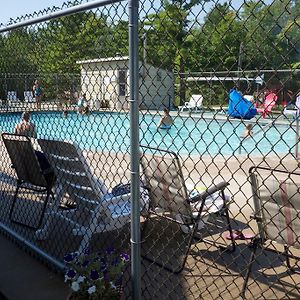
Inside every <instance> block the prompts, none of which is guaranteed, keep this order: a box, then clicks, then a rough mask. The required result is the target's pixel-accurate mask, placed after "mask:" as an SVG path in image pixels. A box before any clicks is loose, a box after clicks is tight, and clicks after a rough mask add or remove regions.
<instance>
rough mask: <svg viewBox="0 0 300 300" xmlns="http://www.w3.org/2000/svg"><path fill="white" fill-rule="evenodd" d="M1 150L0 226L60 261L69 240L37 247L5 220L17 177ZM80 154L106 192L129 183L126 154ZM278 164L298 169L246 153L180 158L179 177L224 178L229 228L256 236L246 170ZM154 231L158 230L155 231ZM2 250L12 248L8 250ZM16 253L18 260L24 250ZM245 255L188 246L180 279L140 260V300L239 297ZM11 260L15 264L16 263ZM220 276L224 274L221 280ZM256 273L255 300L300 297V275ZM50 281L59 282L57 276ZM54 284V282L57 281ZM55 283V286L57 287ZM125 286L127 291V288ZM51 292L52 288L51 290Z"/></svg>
mask: <svg viewBox="0 0 300 300" xmlns="http://www.w3.org/2000/svg"><path fill="white" fill-rule="evenodd" d="M0 150H1V153H0V154H1V160H2V164H1V175H0V193H1V199H2V201H1V205H0V220H1V222H4V223H5V224H7V225H8V226H9V227H11V228H12V229H14V230H17V231H18V232H19V233H20V234H22V235H23V236H24V238H26V239H27V240H29V241H31V242H33V243H35V244H37V245H38V246H40V247H42V248H43V249H44V250H45V251H49V252H50V253H51V254H52V255H55V256H57V257H60V258H61V257H62V255H64V254H65V252H64V251H65V248H66V246H70V247H73V243H75V244H76V241H74V240H73V239H72V236H69V239H66V236H68V235H64V239H63V240H61V239H60V238H59V235H58V236H56V235H53V236H52V237H51V239H50V240H49V241H46V242H43V243H39V242H37V241H35V239H34V232H32V231H31V230H28V229H26V228H23V227H22V228H21V227H16V226H15V225H12V224H11V223H10V222H9V221H8V219H7V210H8V209H9V203H11V197H12V192H13V189H14V179H15V175H14V172H13V170H12V169H11V168H10V164H9V160H8V157H7V154H6V153H5V150H4V147H3V144H2V141H1V142H0ZM84 154H85V156H86V157H87V159H88V161H89V164H90V166H91V168H92V169H93V170H94V173H95V174H96V175H97V176H98V177H102V178H105V182H106V183H107V185H108V186H109V187H110V188H111V187H113V186H115V185H116V184H117V183H119V182H123V183H126V182H127V181H130V169H129V163H130V160H129V155H127V154H116V153H111V152H110V153H109V152H92V151H89V152H84ZM280 162H281V163H282V164H283V165H284V166H285V167H287V168H288V169H291V170H294V169H296V168H297V166H298V165H297V161H295V159H294V157H293V156H292V155H287V156H278V155H273V156H270V155H269V156H267V157H257V156H250V157H248V156H247V155H241V156H239V157H238V158H235V157H223V156H218V157H209V156H201V157H199V158H198V159H195V158H189V157H184V161H183V174H184V177H186V178H188V184H195V185H198V184H200V182H204V184H206V185H209V184H211V182H212V181H213V182H215V183H217V182H220V181H223V180H226V181H229V183H230V185H229V187H228V189H227V192H226V193H228V194H230V195H231V196H232V198H233V201H234V202H233V204H232V205H231V208H230V216H231V219H232V222H233V227H234V228H245V230H247V232H255V231H256V227H255V224H254V222H251V221H250V214H251V213H252V199H251V195H252V193H251V186H250V183H249V181H248V170H249V168H250V167H251V166H252V165H254V164H255V165H258V164H262V163H263V164H269V165H271V166H276V165H278V164H280ZM128 230H129V228H128ZM157 232H161V231H160V230H157ZM110 238H112V236H110ZM66 241H68V243H66ZM95 242H101V240H99V239H98V238H96V239H95ZM68 244H69V245H68ZM4 245H6V243H4ZM14 246H15V245H14ZM5 247H8V249H10V248H9V246H5ZM15 247H16V246H15ZM75 247H76V246H75ZM20 251H21V250H20ZM11 252H12V251H11ZM19 255H20V256H21V257H22V251H21V252H20V253H19ZM249 256H250V250H249V248H248V247H247V245H246V244H245V242H244V241H240V242H239V247H238V249H237V251H236V253H233V254H227V253H220V252H219V250H217V249H216V248H214V247H208V246H206V245H205V244H203V243H195V244H194V245H193V247H192V251H191V255H189V257H188V261H187V265H186V268H185V270H184V271H183V273H182V274H180V275H179V276H174V275H173V274H170V273H166V271H164V270H161V269H160V268H158V267H157V266H155V265H152V264H149V263H147V262H144V261H143V267H142V274H143V275H142V276H143V277H142V290H143V299H153V297H154V298H160V297H161V295H164V294H166V289H167V291H168V296H169V298H170V299H171V298H172V299H202V298H204V299H218V297H220V296H221V297H222V298H223V299H226V300H227V299H240V297H239V293H240V287H241V286H242V283H243V275H244V273H245V269H246V266H247V262H248V259H249ZM13 260H14V259H13ZM15 261H16V262H17V260H15ZM260 264H261V265H262V266H264V268H265V269H266V270H267V271H269V270H268V266H267V265H266V264H265V263H264V261H263V259H262V261H260ZM23 268H25V269H26V268H28V266H26V265H24V266H23V267H22V268H21V269H23ZM15 270H17V269H15ZM220 270H221V271H220ZM35 271H37V273H35ZM228 271H229V274H228ZM16 272H17V271H16ZM32 272H33V273H35V274H38V273H39V272H38V266H36V265H35V264H33V266H32ZM277 272H280V273H282V274H284V272H285V270H284V267H281V266H279V264H278V263H276V273H277ZM13 273H14V272H12V273H11V274H12V275H10V276H14V275H13ZM220 274H227V275H222V276H220ZM259 274H260V270H259V268H258V269H255V270H254V275H253V277H252V278H254V279H255V282H253V280H251V282H250V291H251V293H252V296H253V297H254V298H255V296H260V295H262V294H263V295H264V296H265V297H266V299H271V298H272V297H273V298H276V297H277V296H278V297H280V295H281V296H282V297H284V296H285V293H290V295H293V296H295V295H296V296H297V295H298V296H299V295H300V293H299V294H297V291H295V289H293V287H292V286H291V284H292V283H293V281H296V282H297V280H298V281H299V275H295V276H293V277H291V278H290V276H289V275H286V276H283V277H280V280H281V281H280V282H277V277H276V276H275V277H274V276H273V277H272V276H271V279H270V281H268V280H267V279H266V278H261V277H259V276H260V275H259ZM271 274H272V272H271ZM4 275H5V274H4ZM36 276H38V275H36ZM54 277H55V278H57V277H56V276H54ZM8 278H9V277H7V279H8ZM60 278H61V277H60ZM58 280H60V279H58ZM61 280H62V279H61ZM46 282H47V280H46ZM51 282H52V281H51V280H50V283H49V282H48V283H49V284H50V286H51ZM53 282H56V279H55V280H54V281H53ZM60 284H61V282H60V283H58V284H57V290H60V291H65V290H64V288H62V289H60V288H58V287H60ZM54 285H56V283H55V284H54ZM42 286H43V285H42ZM270 287H271V289H270ZM36 288H38V287H36ZM128 288H129V290H130V287H128ZM42 289H43V288H42ZM53 289H55V288H54V287H53ZM0 290H2V291H3V292H5V287H4V290H3V289H2V288H1V286H0ZM29 292H31V290H28V291H27V292H26V291H25V292H24V293H29ZM274 293H276V294H275V295H276V297H274ZM64 296H65V295H64ZM248 296H249V292H248ZM250 297H251V296H250ZM12 299H14V298H12ZM28 299H30V298H28ZM40 299H44V298H40ZM45 299H46V298H45ZM53 299H60V298H53ZM64 299H65V298H64Z"/></svg>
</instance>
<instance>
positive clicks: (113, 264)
mask: <svg viewBox="0 0 300 300" xmlns="http://www.w3.org/2000/svg"><path fill="white" fill-rule="evenodd" d="M118 263H119V259H118V257H116V258H114V259H113V260H112V262H111V265H112V266H117V265H118Z"/></svg>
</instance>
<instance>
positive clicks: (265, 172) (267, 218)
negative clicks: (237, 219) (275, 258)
mask: <svg viewBox="0 0 300 300" xmlns="http://www.w3.org/2000/svg"><path fill="white" fill-rule="evenodd" d="M249 173H250V180H251V185H252V193H253V201H254V209H255V212H254V216H253V218H254V219H255V220H256V222H257V228H258V234H257V236H256V237H255V238H254V239H253V241H252V255H251V258H250V262H249V266H248V270H247V273H246V276H245V281H244V286H243V289H242V296H243V297H244V296H245V291H246V288H247V283H248V280H249V276H250V274H251V270H252V266H253V264H254V262H255V259H256V258H257V257H258V256H259V255H257V254H256V252H257V249H258V248H262V249H263V250H269V251H273V252H275V253H278V254H282V255H284V256H285V257H286V264H287V268H288V269H289V270H290V271H292V272H297V273H299V269H298V270H297V268H294V267H293V266H291V264H290V258H294V259H296V260H298V261H299V259H300V257H296V256H294V255H293V254H292V252H290V250H291V249H298V250H299V249H300V201H299V184H300V177H299V175H300V173H289V172H287V171H283V170H275V169H270V168H264V167H252V168H250V170H249ZM267 242H270V243H267ZM278 245H281V246H283V247H284V251H283V252H281V251H280V247H278ZM264 257H265V256H264ZM270 267H271V268H272V266H270Z"/></svg>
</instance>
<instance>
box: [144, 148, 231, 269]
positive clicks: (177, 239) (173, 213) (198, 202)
mask: <svg viewBox="0 0 300 300" xmlns="http://www.w3.org/2000/svg"><path fill="white" fill-rule="evenodd" d="M142 151H143V152H142V154H141V159H140V161H141V166H142V170H143V176H144V179H145V187H146V189H147V190H148V192H149V197H150V203H149V210H148V214H147V216H146V220H145V224H144V229H143V238H144V239H145V240H147V239H149V236H150V235H148V234H146V231H147V227H148V228H149V225H148V223H149V222H150V221H151V220H152V221H153V222H155V221H158V223H160V221H161V228H162V229H161V232H160V230H159V229H158V234H159V235H160V237H162V231H164V230H166V231H167V229H166V228H167V225H166V226H165V225H163V224H165V222H166V223H171V224H173V225H174V226H175V227H174V229H173V228H172V229H170V233H168V234H167V238H166V239H164V240H163V241H162V243H165V244H166V247H164V249H163V250H162V251H161V252H160V253H159V255H157V256H156V257H153V255H151V256H149V255H148V254H147V250H145V251H146V254H145V255H144V257H145V258H146V259H147V260H149V261H152V262H154V263H156V264H157V265H159V266H162V267H163V268H165V269H166V270H168V271H171V272H173V273H179V272H181V271H182V270H183V268H184V265H185V262H186V259H187V256H188V254H189V250H190V247H191V245H192V242H193V239H194V238H195V237H197V238H199V237H200V240H201V241H204V242H207V243H210V244H212V245H214V246H217V247H220V248H221V249H223V250H228V251H234V249H235V242H234V239H233V238H232V239H231V247H229V246H228V245H227V244H226V245H225V244H223V243H219V242H218V243H216V242H215V241H211V240H208V239H205V238H203V237H202V235H201V231H200V229H202V228H203V227H205V226H206V225H205V223H206V222H207V220H208V218H209V217H210V216H212V215H219V216H225V220H226V224H227V226H226V227H227V229H228V230H229V233H230V236H231V237H232V236H233V233H232V228H231V224H230V218H229V213H228V206H229V204H228V201H226V197H225V194H224V190H225V188H226V187H227V186H228V185H229V184H228V183H227V182H221V183H218V184H212V186H211V187H209V188H207V189H205V190H204V191H203V192H202V193H199V194H198V195H195V196H194V197H191V196H189V193H188V191H187V188H186V184H185V180H184V177H183V173H182V169H181V165H180V162H179V158H178V156H177V155H176V154H175V153H174V152H171V151H166V150H161V149H156V148H151V147H146V146H142ZM173 225H171V226H173ZM170 228H171V227H170ZM150 231H151V230H150ZM153 231H156V230H153ZM171 231H172V232H171ZM172 236H174V238H172ZM171 244H173V245H172V247H173V246H174V247H173V249H174V251H173V250H171V246H170V247H169V245H171ZM150 247H152V248H155V247H156V244H155V241H151V245H150ZM180 249H181V250H182V252H183V253H184V257H183V260H182V263H180V264H179V265H178V266H174V264H173V263H171V262H168V260H170V259H172V258H173V257H175V256H176V255H177V254H178V253H179V250H180ZM149 252H150V250H149ZM149 252H148V253H149ZM164 252H166V253H165V254H166V255H163V253H164ZM177 252H178V253H177Z"/></svg>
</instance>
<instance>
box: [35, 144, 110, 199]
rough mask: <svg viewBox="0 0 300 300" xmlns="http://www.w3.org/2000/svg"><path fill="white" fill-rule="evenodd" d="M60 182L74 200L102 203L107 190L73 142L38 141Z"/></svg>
mask: <svg viewBox="0 0 300 300" xmlns="http://www.w3.org/2000/svg"><path fill="white" fill-rule="evenodd" d="M38 143H39V145H40V146H41V148H42V150H43V152H44V153H45V155H46V157H47V158H48V160H49V162H50V164H51V165H52V167H53V168H54V170H55V173H56V176H57V179H58V182H60V183H61V184H62V185H63V189H64V191H65V192H67V193H68V194H69V195H70V197H71V198H72V199H74V200H75V201H76V199H79V200H80V199H81V200H82V199H88V200H91V201H100V200H101V199H102V198H103V196H104V195H105V194H106V193H107V188H106V186H105V185H104V183H102V182H101V181H99V180H98V179H96V177H95V176H94V175H93V174H92V172H91V170H90V167H89V165H88V163H87V161H86V159H85V158H84V156H83V155H82V152H81V150H80V148H79V147H78V146H77V145H76V144H75V143H71V142H65V141H55V140H45V139H38Z"/></svg>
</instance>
